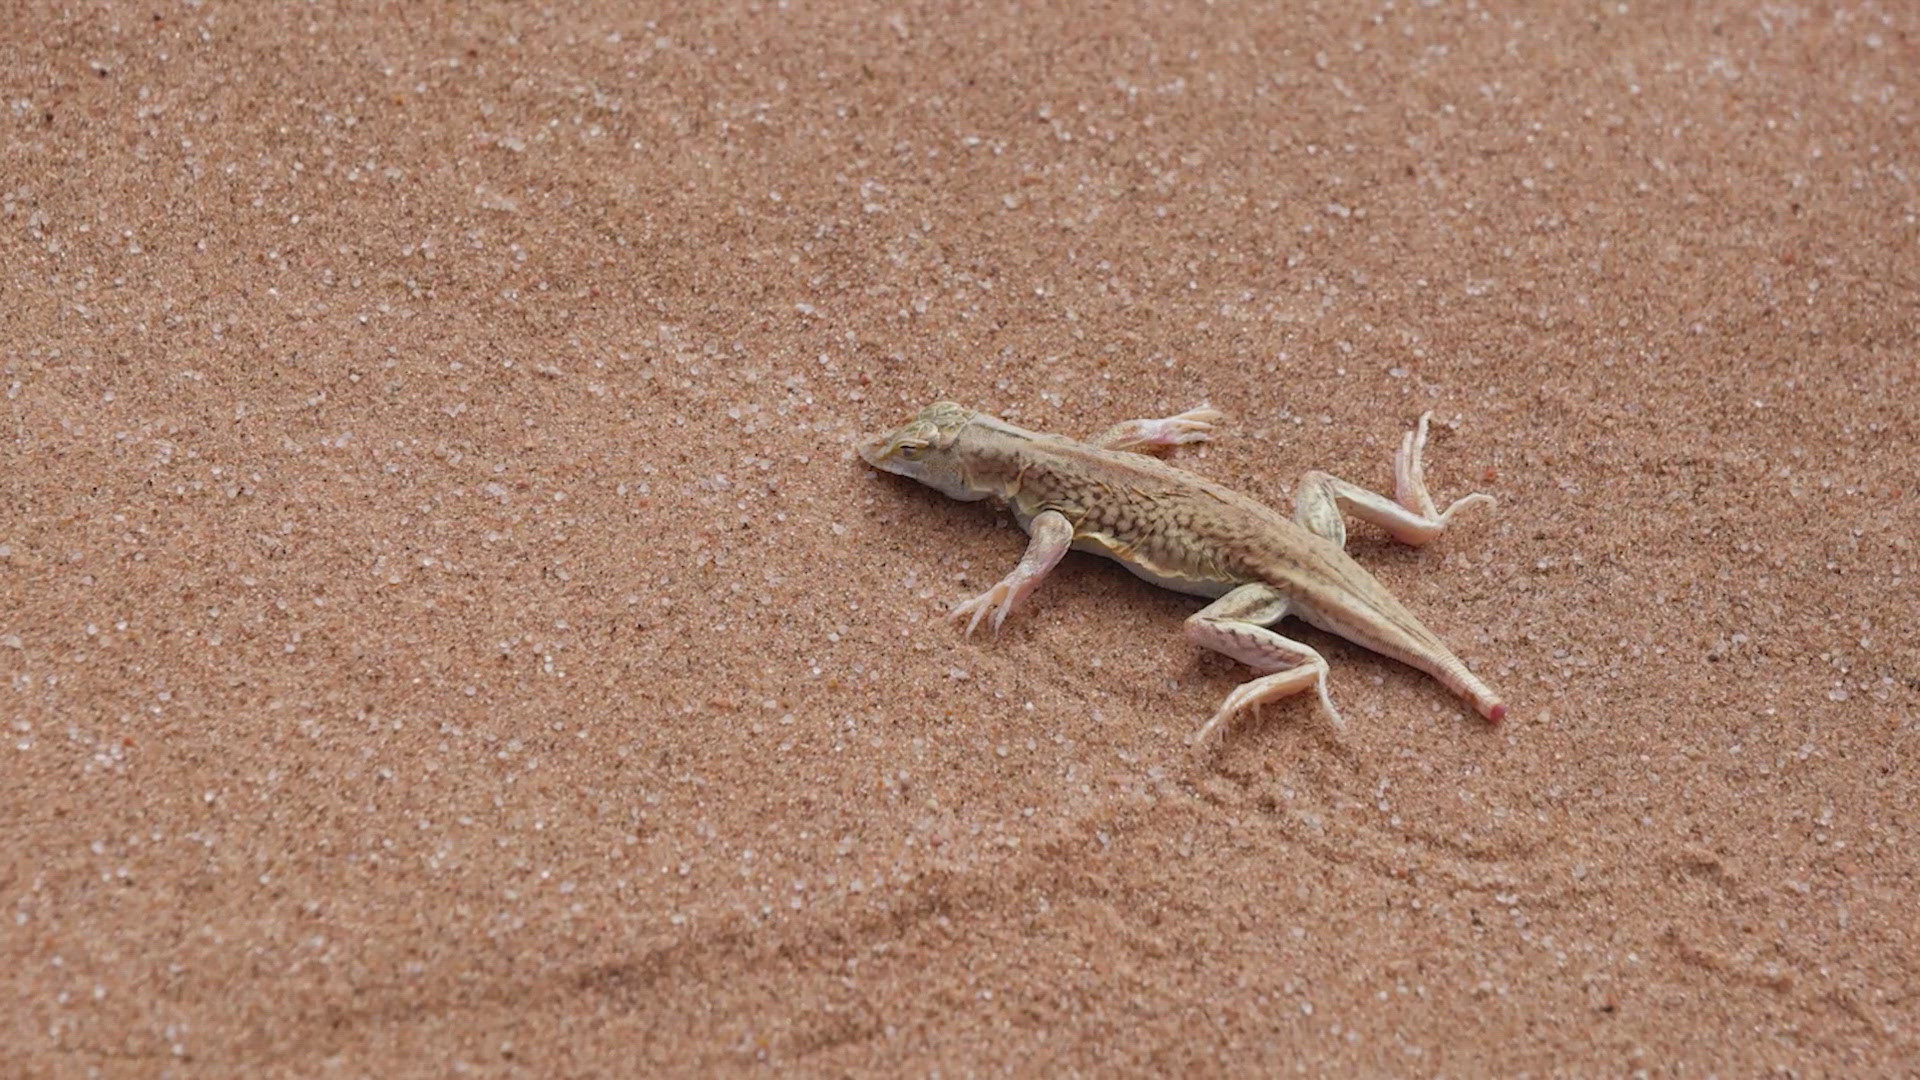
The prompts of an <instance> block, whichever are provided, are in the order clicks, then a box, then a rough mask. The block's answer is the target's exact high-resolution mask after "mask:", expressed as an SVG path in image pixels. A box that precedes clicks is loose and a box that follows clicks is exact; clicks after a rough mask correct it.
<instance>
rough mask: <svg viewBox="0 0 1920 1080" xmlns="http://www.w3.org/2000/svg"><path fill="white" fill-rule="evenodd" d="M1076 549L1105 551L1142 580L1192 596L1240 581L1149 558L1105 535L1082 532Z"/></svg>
mask: <svg viewBox="0 0 1920 1080" xmlns="http://www.w3.org/2000/svg"><path fill="white" fill-rule="evenodd" d="M1073 549H1074V550H1075V551H1086V552H1091V553H1092V554H1095V555H1104V556H1105V557H1107V558H1109V559H1112V560H1113V561H1114V562H1117V563H1119V564H1120V565H1121V566H1124V567H1126V568H1127V569H1128V570H1131V571H1133V575H1134V576H1135V577H1137V578H1139V579H1141V580H1142V581H1150V582H1152V583H1153V584H1155V585H1158V586H1160V587H1161V588H1163V589H1172V590H1173V591H1174V592H1177V593H1186V594H1187V595H1188V596H1205V597H1210V598H1216V597H1221V596H1225V595H1226V594H1227V593H1229V592H1231V591H1232V590H1233V588H1234V586H1236V585H1238V584H1239V582H1235V581H1228V580H1226V579H1224V578H1221V577H1218V576H1215V575H1211V574H1206V573H1201V572H1196V571H1195V570H1194V569H1192V568H1190V567H1183V566H1178V565H1167V564H1164V563H1162V562H1160V561H1159V560H1156V559H1151V558H1147V557H1145V556H1144V555H1143V553H1141V552H1139V551H1132V550H1128V549H1126V548H1124V547H1120V546H1118V545H1115V544H1114V543H1113V542H1112V541H1111V540H1110V539H1108V538H1106V537H1102V536H1082V537H1079V538H1077V539H1075V540H1074V542H1073Z"/></svg>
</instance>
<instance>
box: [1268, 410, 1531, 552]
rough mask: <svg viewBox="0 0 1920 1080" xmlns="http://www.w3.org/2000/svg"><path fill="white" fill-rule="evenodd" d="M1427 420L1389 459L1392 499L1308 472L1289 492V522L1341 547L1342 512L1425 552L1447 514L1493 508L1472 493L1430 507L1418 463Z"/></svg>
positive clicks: (1343, 537)
mask: <svg viewBox="0 0 1920 1080" xmlns="http://www.w3.org/2000/svg"><path fill="white" fill-rule="evenodd" d="M1432 416H1433V414H1432V413H1424V414H1422V415H1421V417H1420V423H1419V425H1418V426H1416V427H1415V428H1414V430H1412V431H1409V432H1407V433H1406V435H1405V436H1404V437H1402V438H1401V440H1400V449H1399V451H1398V452H1397V453H1395V454H1394V456H1393V491H1394V497H1393V498H1391V499H1389V498H1387V497H1386V496H1385V495H1381V494H1379V493H1378V492H1374V491H1368V490H1367V489H1366V488H1363V487H1361V486H1360V485H1358V484H1354V483H1349V482H1348V481H1345V480H1342V479H1340V478H1339V477H1337V476H1334V475H1332V474H1331V473H1324V472H1320V471H1318V470H1314V471H1312V472H1309V473H1307V474H1306V475H1305V476H1302V477H1301V478H1300V486H1299V488H1298V489H1296V490H1295V491H1294V495H1293V519H1294V521H1295V522H1297V523H1299V524H1300V525H1301V526H1302V527H1303V528H1306V529H1308V530H1310V531H1312V532H1314V533H1317V534H1319V535H1320V536H1323V537H1326V538H1327V539H1328V540H1332V541H1334V542H1335V543H1344V542H1345V540H1346V535H1347V528H1346V525H1345V523H1344V522H1342V520H1341V518H1340V515H1341V513H1342V512H1343V511H1344V512H1345V513H1348V514H1352V515H1353V516H1354V517H1357V518H1359V519H1360V520H1361V521H1367V522H1371V523H1373V524H1375V525H1378V526H1380V527H1381V528H1382V529H1385V530H1386V531H1387V532H1388V533H1389V534H1391V535H1392V536H1393V538H1394V539H1395V540H1398V541H1400V542H1401V543H1403V544H1407V545H1410V546H1412V547H1425V546H1426V545H1428V544H1431V543H1433V542H1434V541H1435V540H1438V539H1439V538H1440V534H1441V533H1443V532H1446V531H1447V525H1448V524H1449V523H1451V522H1452V520H1453V515H1455V514H1457V513H1459V512H1460V511H1462V510H1465V509H1466V508H1468V507H1470V506H1478V505H1480V504H1482V503H1485V504H1487V505H1488V506H1491V505H1493V496H1491V495H1482V494H1480V493H1478V492H1475V493H1474V494H1472V495H1467V496H1464V497H1462V498H1459V499H1455V500H1454V501H1453V502H1452V503H1451V504H1449V505H1448V506H1447V508H1446V509H1445V510H1441V509H1440V508H1439V507H1437V506H1435V505H1434V501H1433V495H1432V494H1431V493H1430V492H1428V491H1427V477H1426V469H1425V467H1424V465H1423V463H1422V461H1421V457H1422V455H1423V453H1424V451H1425V450H1426V446H1427V422H1428V420H1429V419H1430V418H1431V417H1432Z"/></svg>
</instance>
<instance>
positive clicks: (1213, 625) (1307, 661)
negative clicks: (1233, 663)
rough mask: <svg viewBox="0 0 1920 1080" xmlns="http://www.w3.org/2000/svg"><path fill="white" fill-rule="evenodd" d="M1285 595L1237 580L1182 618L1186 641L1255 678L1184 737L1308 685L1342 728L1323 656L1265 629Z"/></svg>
mask: <svg viewBox="0 0 1920 1080" xmlns="http://www.w3.org/2000/svg"><path fill="white" fill-rule="evenodd" d="M1287 603H1288V601H1287V596H1286V594H1285V593H1283V592H1281V591H1280V590H1278V589H1275V588H1274V587H1272V586H1271V585H1265V584H1261V583H1259V582H1254V583H1252V584H1248V585H1242V586H1240V587H1239V588H1237V589H1235V590H1233V591H1232V592H1230V593H1228V594H1226V595H1225V596H1222V597H1221V598H1220V599H1218V600H1215V601H1214V602H1213V603H1211V604H1209V605H1207V606H1206V607H1204V608H1202V609H1200V610H1199V611H1197V612H1195V613H1194V614H1193V615H1192V616H1191V617H1189V618H1188V619H1187V640H1188V641H1191V642H1193V643H1194V644H1195V645H1199V646H1202V647H1203V648H1208V649H1212V650H1214V651H1215V652H1222V653H1226V654H1227V655H1228V656H1231V657H1233V658H1234V659H1235V660H1238V661H1240V662H1241V663H1243V664H1246V665H1247V666H1248V667H1251V668H1253V669H1254V670H1255V671H1260V672H1264V673H1265V674H1262V675H1261V676H1260V677H1259V678H1257V679H1254V680H1251V681H1249V682H1245V683H1242V684H1240V686H1239V687H1238V688H1236V689H1235V690H1234V691H1233V693H1231V694H1228V695H1227V699H1226V700H1225V701H1224V702H1222V703H1221V704H1220V708H1219V710H1218V711H1217V712H1215V713H1214V714H1213V718H1212V719H1210V720H1208V721H1207V722H1206V723H1205V724H1203V725H1201V727H1200V730H1199V731H1196V732H1194V734H1193V737H1192V738H1191V739H1189V740H1188V741H1189V742H1191V743H1193V744H1195V745H1203V744H1205V743H1206V742H1207V741H1208V740H1209V739H1211V738H1213V736H1214V733H1215V732H1216V731H1217V730H1218V729H1219V727H1220V725H1221V724H1222V723H1224V722H1226V720H1227V719H1228V718H1230V717H1232V716H1233V714H1235V713H1237V712H1239V711H1240V710H1242V709H1247V708H1251V707H1253V706H1255V705H1259V704H1261V703H1263V702H1267V701H1272V700H1274V699H1275V698H1283V697H1286V696H1287V695H1289V694H1297V693H1299V692H1300V691H1302V690H1305V689H1306V688H1308V687H1309V686H1311V687H1313V688H1314V690H1316V691H1317V692H1318V693H1319V695H1320V704H1321V705H1322V706H1324V707H1325V708H1326V710H1327V715H1328V716H1329V717H1331V718H1332V719H1333V725H1334V727H1336V728H1342V729H1344V727H1345V724H1344V723H1343V722H1342V721H1341V719H1340V711H1339V710H1338V709H1335V708H1334V707H1333V699H1331V698H1329V697H1328V696H1327V661H1326V658H1325V657H1323V656H1321V655H1320V654H1319V653H1318V652H1315V651H1314V649H1313V647H1312V646H1310V645H1303V644H1301V643H1300V642H1298V641H1294V640H1293V639H1292V638H1286V637H1281V636H1280V635H1279V634H1276V633H1274V632H1273V631H1271V630H1269V629H1267V627H1268V625H1270V624H1272V623H1276V622H1279V621H1280V620H1281V618H1283V617H1284V616H1285V615H1286V613H1287Z"/></svg>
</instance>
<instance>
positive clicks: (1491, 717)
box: [1487, 702, 1507, 724]
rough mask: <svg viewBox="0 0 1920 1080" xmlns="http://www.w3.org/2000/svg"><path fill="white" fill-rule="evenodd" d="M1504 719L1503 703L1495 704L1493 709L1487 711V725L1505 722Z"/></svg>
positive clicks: (1505, 708) (1504, 707) (1504, 706)
mask: <svg viewBox="0 0 1920 1080" xmlns="http://www.w3.org/2000/svg"><path fill="white" fill-rule="evenodd" d="M1506 718H1507V706H1506V704H1505V703H1504V702H1503V703H1500V704H1497V705H1495V706H1494V707H1493V708H1491V709H1488V710H1487V723H1489V724H1497V723H1499V722H1500V721H1502V720H1505V719H1506Z"/></svg>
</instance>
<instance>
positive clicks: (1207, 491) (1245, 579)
mask: <svg viewBox="0 0 1920 1080" xmlns="http://www.w3.org/2000/svg"><path fill="white" fill-rule="evenodd" d="M1183 415H1194V414H1183ZM1215 415H1217V414H1215ZM1133 423H1136V424H1139V423H1148V424H1152V423H1167V421H1145V422H1141V421H1136V422H1133ZM1208 426H1210V425H1204V424H1202V425H1200V427H1201V428H1203V429H1204V428H1205V427H1208ZM1123 427H1124V425H1123ZM1120 430H1121V429H1120V428H1116V429H1115V431H1116V432H1118V431H1120ZM1421 430H1422V437H1424V423H1423V426H1422V429H1421ZM1192 437H1199V436H1197V435H1196V436H1190V437H1188V438H1192ZM1101 441H1108V440H1101ZM1123 441H1124V440H1123ZM1177 441H1187V438H1182V439H1179V440H1177ZM1161 445H1170V443H1163V444H1161ZM862 453H863V456H865V457H866V458H867V460H868V461H869V462H872V463H873V464H875V465H876V466H878V467H880V468H886V469H889V470H890V471H895V472H900V473H902V474H904V475H909V476H913V477H915V478H916V479H920V480H922V481H923V482H925V483H928V484H930V485H932V486H934V487H937V488H940V489H941V490H943V491H946V492H947V493H948V494H950V495H954V496H955V497H958V498H993V499H996V500H998V501H1000V502H1001V503H1003V504H1004V505H1006V506H1007V507H1008V508H1009V509H1010V510H1011V511H1012V512H1013V514H1014V516H1015V517H1016V518H1017V519H1018V520H1019V522H1020V524H1021V526H1022V528H1026V529H1028V531H1029V532H1033V531H1034V530H1033V528H1032V523H1033V522H1034V521H1035V519H1036V518H1039V517H1041V516H1042V515H1044V514H1047V513H1049V512H1052V513H1057V514H1059V515H1060V516H1062V517H1064V518H1065V520H1066V523H1067V524H1068V525H1070V526H1071V530H1072V547H1073V548H1074V549H1076V550H1081V551H1089V552H1093V553H1096V554H1100V555H1105V556H1107V557H1109V558H1112V559H1114V560H1115V561H1117V562H1119V563H1121V564H1122V565H1124V566H1126V567H1127V568H1128V569H1130V570H1132V571H1133V572H1134V573H1135V574H1138V575H1139V576H1140V577H1142V578H1144V579H1146V580H1148V581H1151V582H1154V583H1155V584H1158V585H1161V586H1164V587H1166V588H1170V589H1175V590H1178V591H1180V592H1185V593H1191V594H1194V595H1198V596H1206V597H1222V596H1225V595H1226V594H1228V593H1229V592H1233V591H1234V590H1235V589H1237V588H1240V587H1242V586H1248V585H1261V586H1266V587H1268V588H1269V589H1270V590H1271V591H1272V593H1274V594H1276V599H1283V600H1284V602H1283V603H1281V604H1279V606H1278V608H1277V610H1279V611H1282V612H1285V613H1288V614H1294V615H1297V616H1299V617H1300V618H1302V619H1304V620H1306V621H1307V622H1309V623H1311V624H1313V625H1315V626H1317V627H1319V628H1321V629H1323V630H1326V631H1329V632H1331V633H1335V634H1339V635H1340V636H1341V637H1344V638H1346V639H1348V640H1350V641H1353V642H1355V643H1356V644H1360V645H1363V646H1366V647H1367V648H1369V649H1372V650H1373V651H1375V652H1379V653H1382V654H1384V655H1387V656H1390V657H1393V658H1394V659H1396V660H1400V661H1401V662H1403V663H1406V664H1408V665H1410V666H1412V667H1415V668H1418V669H1420V670H1422V671H1425V672H1427V673H1429V674H1431V675H1433V676H1434V677H1436V678H1438V679H1439V680H1440V681H1441V682H1443V683H1445V684H1446V685H1447V686H1448V687H1449V688H1450V689H1453V690H1454V691H1455V692H1456V693H1459V694H1460V695H1461V696H1463V697H1466V698H1468V699H1469V700H1471V701H1473V702H1474V704H1475V705H1476V706H1477V707H1478V708H1479V709H1480V711H1481V712H1482V713H1483V714H1485V715H1487V716H1488V717H1489V718H1490V719H1495V720H1498V719H1499V718H1500V716H1501V715H1502V714H1503V713H1504V711H1505V706H1504V705H1502V704H1501V703H1500V700H1499V698H1498V696H1497V695H1496V694H1494V693H1493V691H1492V690H1490V689H1488V688H1487V687H1486V686H1485V685H1484V684H1482V683H1481V682H1480V681H1479V680H1478V679H1477V678H1475V677H1474V676H1473V675H1472V673H1471V672H1469V671H1468V670H1467V668H1466V665H1465V664H1463V663H1461V661H1460V660H1459V659H1458V658H1456V657H1455V656H1454V655H1453V654H1452V652H1451V651H1449V650H1448V649H1447V647H1446V646H1445V645H1444V644H1443V643H1442V642H1441V641H1440V639H1439V638H1438V637H1437V636H1436V635H1435V634H1434V633H1433V632H1432V631H1430V630H1428V629H1427V628H1426V627H1425V626H1423V625H1421V623H1420V621H1419V620H1418V619H1416V618H1415V617H1414V615H1413V613H1412V612H1410V611H1408V610H1407V609H1406V607H1405V606H1404V605H1402V604H1401V603H1400V602H1399V601H1398V600H1396V599H1394V598H1393V596H1392V595H1391V594H1390V593H1388V592H1387V590H1386V588H1385V587H1384V586H1382V585H1381V584H1380V582H1379V581H1378V580H1376V579H1375V578H1374V576H1373V575H1372V574H1370V573H1368V572H1367V571H1366V570H1365V568H1363V567H1361V566H1360V564H1359V563H1357V562H1355V561H1354V560H1353V559H1352V558H1351V557H1350V556H1348V555H1347V553H1346V552H1345V551H1344V550H1343V549H1342V547H1341V546H1340V544H1338V543H1336V542H1335V541H1334V540H1332V539H1329V538H1328V537H1326V536H1323V535H1320V534H1319V533H1317V532H1315V531H1313V529H1310V528H1308V527H1305V526H1303V525H1302V524H1300V523H1298V522H1296V521H1295V520H1293V519H1291V518H1288V517H1286V516H1284V515H1282V514H1280V513H1277V512H1276V511H1274V510H1272V509H1270V508H1269V507H1267V506H1264V505H1262V504H1260V503H1258V502H1255V501H1254V500H1253V499H1250V498H1248V497H1246V496H1244V495H1241V494H1239V493H1238V492H1235V491H1232V490H1229V489H1228V488H1225V487H1222V486H1221V485H1219V484H1216V483H1214V482H1213V481H1211V480H1208V479H1206V478H1205V477H1202V476H1198V475H1196V474H1194V473H1191V472H1188V471H1187V470H1185V469H1181V468H1178V467H1176V466H1173V465H1170V464H1168V463H1166V462H1164V461H1161V460H1159V459H1158V458H1155V457H1151V456H1148V455H1146V454H1140V453H1134V452H1131V451H1128V450H1121V449H1108V448H1103V447H1102V446H1097V445H1089V444H1087V443H1082V442H1078V441H1076V440H1073V439H1069V438H1065V437H1062V436H1059V435H1047V434H1041V433H1037V432H1032V431H1028V430H1025V429H1023V428H1020V427H1017V426H1015V425H1012V424H1009V423H1007V422H1005V421H1003V420H1000V419H998V418H995V417H992V416H988V415H986V414H984V413H978V412H974V411H972V410H968V409H964V408H962V407H961V406H958V405H953V404H951V403H940V404H937V405H934V406H930V407H929V408H928V409H926V410H924V411H923V412H922V413H921V414H920V415H919V416H918V417H916V418H915V419H914V420H913V421H911V422H909V423H908V424H907V425H906V426H905V427H903V428H901V429H900V430H899V431H898V432H895V433H894V434H893V435H892V436H889V437H887V438H883V439H880V440H875V441H873V442H872V443H870V444H868V445H867V446H866V447H864V448H863V450H862ZM903 453H905V454H913V455H916V456H915V457H914V459H913V460H910V461H909V460H906V459H905V458H904V457H903V456H902V454H903ZM1403 453H1404V451H1403ZM1414 453H1415V454H1416V455H1417V448H1416V450H1415V451H1414ZM1416 461H1417V456H1416ZM1414 468H1415V470H1416V475H1417V469H1418V466H1417V464H1416V465H1415V466H1414ZM1315 478H1324V480H1325V481H1331V482H1332V483H1333V484H1335V485H1338V486H1339V487H1340V491H1339V492H1338V494H1340V495H1341V496H1343V497H1345V496H1350V495H1354V494H1355V493H1359V494H1362V495H1365V496H1366V497H1367V498H1368V499H1371V500H1376V501H1378V502H1379V503H1381V504H1383V505H1384V504H1385V500H1384V498H1383V497H1381V496H1374V495H1371V493H1365V492H1362V491H1361V489H1357V488H1353V486H1352V485H1346V484H1344V482H1341V481H1337V480H1333V479H1332V478H1331V477H1325V474H1310V480H1313V482H1315V483H1320V482H1322V481H1321V480H1319V479H1315ZM1303 490H1304V491H1307V492H1309V493H1310V494H1317V493H1318V492H1319V489H1317V488H1314V489H1303ZM1424 494H1425V493H1424V485H1423V483H1422V488H1421V491H1420V495H1421V497H1424ZM1475 498H1484V496H1480V497H1475ZM1467 501H1468V500H1461V502H1463V503H1465V502H1467ZM1302 502H1303V509H1302V511H1301V513H1302V515H1303V517H1305V518H1306V519H1307V520H1309V521H1311V522H1319V521H1324V518H1323V517H1321V518H1316V517H1313V516H1312V515H1310V514H1308V510H1307V500H1306V498H1305V496H1303V500H1302ZM1457 505H1458V504H1456V506H1457ZM1369 507H1371V508H1372V509H1373V510H1374V511H1375V512H1379V511H1378V507H1377V506H1372V504H1369ZM1369 507H1361V508H1359V509H1358V510H1357V512H1359V513H1361V515H1362V516H1369V514H1368V508H1369ZM1315 509H1320V508H1319V507H1317V506H1316V507H1315ZM1349 509H1354V507H1353V506H1352V505H1350V504H1349ZM1392 509H1393V510H1394V511H1396V512H1399V513H1405V511H1403V510H1399V508H1397V507H1394V508H1392ZM1451 512H1452V510H1451V509H1450V510H1449V511H1448V513H1449V514H1450V513H1451ZM1334 513H1335V514H1336V524H1334V525H1333V526H1332V528H1334V529H1336V530H1338V532H1339V535H1341V536H1344V526H1342V525H1339V524H1338V523H1337V510H1335V511H1334ZM1444 519H1445V515H1440V516H1439V518H1438V523H1437V524H1435V525H1434V532H1435V534H1436V535H1437V532H1438V528H1439V527H1440V526H1443V525H1444ZM1409 542H1424V540H1420V541H1409ZM1037 545H1038V537H1037V534H1036V546H1037ZM1029 557H1030V558H1032V555H1031V553H1030V556H1029ZM1055 557H1056V558H1057V556H1055ZM1046 565H1048V566H1050V565H1051V562H1048V563H1047V564H1046ZM1044 572H1045V570H1044V568H1042V569H1040V571H1039V573H1040V574H1044ZM1029 576H1030V577H1032V578H1033V579H1034V581H1035V582H1037V579H1038V575H1036V574H1031V573H1030V574H1029ZM1032 583H1033V582H1029V583H1027V584H1025V585H1024V586H1023V587H1022V589H1021V591H1022V592H1024V591H1026V590H1030V589H1031V587H1032ZM1012 599H1013V598H1008V599H1005V600H998V601H997V602H998V603H999V604H1001V606H1002V608H1003V610H1002V611H1001V612H1000V614H1001V616H1002V617H1003V616H1004V608H1005V607H1009V606H1011V603H1012ZM1208 610H1209V612H1211V611H1213V610H1214V608H1209V609H1208ZM1276 618H1277V616H1276ZM1275 640H1278V641H1282V642H1284V641H1285V640H1286V639H1280V638H1277V636H1276V637H1275ZM1209 643H1210V644H1211V642H1209ZM1242 644H1244V643H1242ZM1287 644H1288V645H1297V643H1292V642H1287ZM1300 648H1301V649H1304V650H1305V652H1306V653H1307V654H1309V655H1312V656H1314V657H1315V658H1316V659H1317V654H1314V653H1312V650H1310V649H1305V647H1304V646H1301V647H1300Z"/></svg>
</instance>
